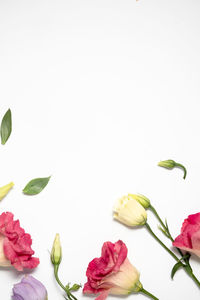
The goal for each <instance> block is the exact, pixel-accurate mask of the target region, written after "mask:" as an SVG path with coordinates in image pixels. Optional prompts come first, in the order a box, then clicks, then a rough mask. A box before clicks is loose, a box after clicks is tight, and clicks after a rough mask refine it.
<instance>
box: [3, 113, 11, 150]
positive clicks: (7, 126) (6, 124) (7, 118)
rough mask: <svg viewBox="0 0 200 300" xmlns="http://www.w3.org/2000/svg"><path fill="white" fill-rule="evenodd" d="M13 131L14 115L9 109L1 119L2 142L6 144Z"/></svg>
mask: <svg viewBox="0 0 200 300" xmlns="http://www.w3.org/2000/svg"><path fill="white" fill-rule="evenodd" d="M11 131H12V115H11V110H10V109H9V110H8V111H7V112H6V113H5V115H4V117H3V119H2V121H1V144H2V145H5V143H6V142H7V140H8V138H9V136H10V134H11Z"/></svg>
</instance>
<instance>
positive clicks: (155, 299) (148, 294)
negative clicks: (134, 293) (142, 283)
mask: <svg viewBox="0 0 200 300" xmlns="http://www.w3.org/2000/svg"><path fill="white" fill-rule="evenodd" d="M140 293H143V294H145V295H146V296H148V297H149V298H151V299H154V300H159V299H158V298H156V297H155V296H154V295H152V294H151V293H149V292H148V291H146V290H145V289H144V288H142V289H141V291H140Z"/></svg>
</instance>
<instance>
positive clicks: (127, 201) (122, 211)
mask: <svg viewBox="0 0 200 300" xmlns="http://www.w3.org/2000/svg"><path fill="white" fill-rule="evenodd" d="M114 218H115V219H117V220H118V221H119V222H121V223H123V224H125V225H127V226H133V227H134V226H141V225H144V224H145V223H146V220H147V213H146V210H145V209H144V207H143V206H142V205H141V204H140V203H139V202H138V201H136V200H135V199H134V198H133V197H130V196H124V197H122V198H120V199H118V201H117V203H116V205H115V207H114Z"/></svg>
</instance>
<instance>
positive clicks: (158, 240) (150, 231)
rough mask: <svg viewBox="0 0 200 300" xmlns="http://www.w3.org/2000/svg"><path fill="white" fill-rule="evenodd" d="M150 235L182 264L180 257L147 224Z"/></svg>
mask: <svg viewBox="0 0 200 300" xmlns="http://www.w3.org/2000/svg"><path fill="white" fill-rule="evenodd" d="M145 226H146V228H147V230H148V231H149V233H150V234H151V235H152V236H153V237H154V238H155V240H156V241H157V242H158V243H159V244H160V245H161V246H162V247H163V248H164V249H165V250H166V251H167V252H168V253H169V254H170V255H171V256H172V257H173V258H174V259H175V260H176V261H177V262H180V260H179V259H178V257H177V256H176V255H175V254H174V253H173V252H172V251H171V250H170V249H169V248H168V247H167V246H166V245H165V244H164V243H163V242H162V241H161V240H160V239H159V238H158V237H157V235H156V234H155V233H154V232H153V230H152V229H151V227H150V226H149V224H148V223H146V224H145Z"/></svg>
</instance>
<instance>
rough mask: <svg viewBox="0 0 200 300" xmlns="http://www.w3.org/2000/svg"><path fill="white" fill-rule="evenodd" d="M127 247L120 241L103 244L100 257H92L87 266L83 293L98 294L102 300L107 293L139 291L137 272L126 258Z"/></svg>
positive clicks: (140, 286) (125, 293)
mask: <svg viewBox="0 0 200 300" xmlns="http://www.w3.org/2000/svg"><path fill="white" fill-rule="evenodd" d="M127 252H128V251H127V247H126V245H125V244H124V243H123V242H122V241H118V242H116V243H114V244H113V243H111V242H106V243H104V244H103V247H102V252H101V257H99V258H95V259H93V260H92V261H91V262H90V263H89V265H88V268H87V272H86V276H87V280H88V281H87V283H85V285H84V289H83V293H85V294H100V295H99V296H98V297H97V299H98V300H103V299H105V298H106V297H107V296H108V294H113V295H127V294H129V293H131V292H139V291H140V290H141V289H142V284H141V283H140V281H139V276H140V275H139V272H138V271H137V270H136V268H135V267H134V266H133V265H132V264H131V263H130V262H129V260H128V258H127Z"/></svg>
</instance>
